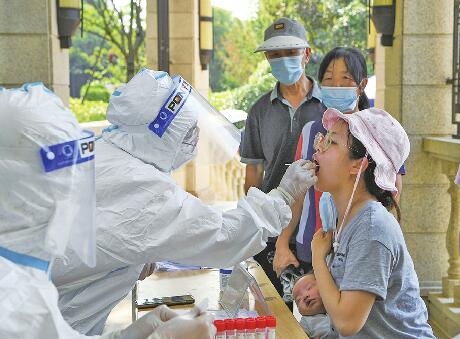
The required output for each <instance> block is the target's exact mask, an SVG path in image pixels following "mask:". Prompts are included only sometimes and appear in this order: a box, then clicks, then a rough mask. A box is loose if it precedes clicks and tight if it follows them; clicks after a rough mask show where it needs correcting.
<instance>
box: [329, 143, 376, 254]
mask: <svg viewBox="0 0 460 339" xmlns="http://www.w3.org/2000/svg"><path fill="white" fill-rule="evenodd" d="M367 155H368V153H367V151H366V154H365V155H364V157H363V159H362V160H361V165H360V166H359V171H358V174H357V175H356V179H355V184H354V185H353V191H352V192H351V197H350V200H348V205H347V209H346V210H345V213H344V214H343V218H342V222H341V223H340V228H339V230H338V231H337V230H335V231H334V243H333V244H332V247H333V248H334V253H336V252H337V249H338V248H339V241H340V234H341V233H342V230H343V224H344V223H345V220H346V218H347V216H348V213H349V212H350V208H351V203H352V202H353V197H354V195H355V192H356V188H357V187H358V182H359V178H360V177H361V173H362V171H363V166H364V159H366V158H367Z"/></svg>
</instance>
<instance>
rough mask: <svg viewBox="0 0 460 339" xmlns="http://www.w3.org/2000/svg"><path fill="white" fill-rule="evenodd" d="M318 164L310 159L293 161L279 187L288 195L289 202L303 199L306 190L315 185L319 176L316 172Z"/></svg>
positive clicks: (290, 203)
mask: <svg viewBox="0 0 460 339" xmlns="http://www.w3.org/2000/svg"><path fill="white" fill-rule="evenodd" d="M315 169H316V164H315V163H314V162H312V161H309V160H304V159H300V160H297V161H295V162H293V163H292V164H291V165H290V166H289V167H288V168H287V170H286V173H284V175H283V178H281V182H280V184H279V186H278V188H277V190H279V191H280V192H281V193H282V194H283V195H287V200H288V201H287V203H288V204H289V205H292V204H293V203H294V201H296V200H299V199H302V198H303V196H304V195H305V192H306V191H307V190H308V189H309V188H310V187H311V186H313V185H314V184H315V183H316V181H317V180H318V178H317V177H316V174H315Z"/></svg>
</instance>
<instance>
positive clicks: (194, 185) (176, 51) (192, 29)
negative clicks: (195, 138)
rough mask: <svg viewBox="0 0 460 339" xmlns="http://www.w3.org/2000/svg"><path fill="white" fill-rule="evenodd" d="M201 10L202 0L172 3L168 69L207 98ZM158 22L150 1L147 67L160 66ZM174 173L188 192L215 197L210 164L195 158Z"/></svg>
mask: <svg viewBox="0 0 460 339" xmlns="http://www.w3.org/2000/svg"><path fill="white" fill-rule="evenodd" d="M198 9H199V0H174V1H170V2H169V57H170V60H169V72H170V74H171V75H175V74H180V75H181V76H182V77H183V78H184V79H185V80H187V81H188V82H189V83H190V84H191V85H192V86H193V87H194V88H195V89H196V90H197V91H198V92H200V93H201V94H202V95H203V96H204V97H206V98H207V96H208V90H209V71H203V70H202V69H201V64H200V56H199V51H200V50H199V20H198V18H199V15H198ZM157 25H158V18H157V1H156V0H147V37H146V51H147V66H148V67H150V68H152V69H156V68H157V67H158V34H157ZM200 151H202V152H203V151H205V150H202V149H201V150H200ZM184 171H185V173H184ZM173 175H174V177H175V179H176V180H178V183H180V184H182V186H183V187H184V188H185V189H186V190H187V191H188V192H190V193H192V194H194V195H196V196H199V197H200V198H202V199H204V200H212V199H213V198H214V195H213V194H212V191H211V189H210V187H211V181H210V180H211V173H210V167H209V166H208V165H206V164H198V163H197V162H195V161H193V162H191V163H190V164H188V165H187V166H186V168H185V169H181V170H179V171H176V173H173Z"/></svg>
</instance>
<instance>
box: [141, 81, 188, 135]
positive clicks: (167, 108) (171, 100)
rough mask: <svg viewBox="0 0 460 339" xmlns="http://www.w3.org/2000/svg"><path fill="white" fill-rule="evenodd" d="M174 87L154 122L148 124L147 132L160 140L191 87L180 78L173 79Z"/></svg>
mask: <svg viewBox="0 0 460 339" xmlns="http://www.w3.org/2000/svg"><path fill="white" fill-rule="evenodd" d="M173 81H174V83H175V84H176V87H175V88H174V91H173V92H172V94H171V95H170V96H169V97H168V99H167V100H166V101H165V103H164V104H163V106H161V108H160V112H159V113H158V115H157V117H156V118H155V120H153V121H152V122H151V123H150V124H149V130H151V131H152V132H153V133H155V134H156V135H158V136H159V137H160V138H161V137H162V136H163V134H164V132H165V131H166V129H167V128H168V126H169V124H171V122H172V121H173V119H174V118H175V117H176V115H177V114H178V113H179V112H180V110H181V108H182V107H183V106H184V104H185V102H186V101H187V99H188V97H189V95H190V92H191V91H192V86H190V84H189V83H188V82H187V81H185V80H184V79H183V78H182V77H180V76H175V77H174V78H173Z"/></svg>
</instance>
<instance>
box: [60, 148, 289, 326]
mask: <svg viewBox="0 0 460 339" xmlns="http://www.w3.org/2000/svg"><path fill="white" fill-rule="evenodd" d="M96 149H97V152H98V153H97V154H98V156H97V157H96V200H97V211H96V223H97V225H98V228H97V265H96V267H95V268H92V269H90V268H88V267H86V266H85V265H83V264H81V262H80V261H79V260H78V258H77V257H76V256H73V255H71V253H69V254H68V257H69V262H68V264H67V265H65V264H64V263H63V262H60V261H58V262H56V264H55V265H54V267H53V271H52V273H53V274H52V278H53V281H54V283H55V285H56V286H57V287H58V290H59V307H60V309H61V311H62V314H63V315H64V318H65V319H66V320H67V321H68V322H69V324H71V326H72V327H73V328H76V329H78V330H79V331H80V332H82V333H87V334H100V333H101V332H102V329H103V327H104V324H105V321H106V319H107V316H108V314H109V313H110V311H111V309H112V308H113V307H114V306H115V305H116V304H117V303H118V302H119V301H120V300H121V299H123V298H124V297H125V296H126V294H127V293H128V292H129V291H130V290H131V288H132V286H134V283H135V282H136V280H137V278H138V277H139V273H140V272H141V270H142V267H143V265H144V264H145V263H147V262H154V261H162V260H170V261H175V262H177V263H181V264H191V265H199V266H210V267H227V266H231V265H234V264H236V263H239V262H241V261H242V260H245V259H247V258H249V257H251V256H253V255H255V254H256V253H258V252H260V251H261V250H262V249H264V248H265V245H266V241H267V239H268V237H274V236H277V235H278V234H279V233H280V232H281V230H282V228H283V227H285V226H286V225H287V224H288V223H289V220H290V218H291V210H290V208H289V206H288V205H286V203H285V201H284V200H283V199H282V198H281V197H276V196H270V195H267V194H264V193H262V192H261V191H259V190H258V189H256V188H252V189H251V190H250V191H249V192H248V195H247V197H244V198H242V199H241V200H240V201H239V202H238V207H237V208H236V209H234V210H231V211H228V212H221V211H219V210H217V209H214V208H212V207H211V206H209V205H206V204H205V203H203V202H202V201H201V200H199V199H198V198H196V197H194V196H193V195H191V194H189V193H187V192H185V191H184V190H183V189H182V188H181V187H179V186H178V185H177V184H176V183H175V182H174V180H173V179H172V178H171V177H170V176H169V175H168V174H165V173H163V172H161V171H159V170H157V169H156V168H155V167H154V166H152V165H149V164H146V163H144V162H142V161H141V160H139V159H137V158H134V157H132V156H131V155H130V154H128V153H126V152H125V151H123V150H121V149H119V148H117V147H115V146H114V145H112V144H110V143H108V142H106V141H104V140H99V141H97V142H96Z"/></svg>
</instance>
